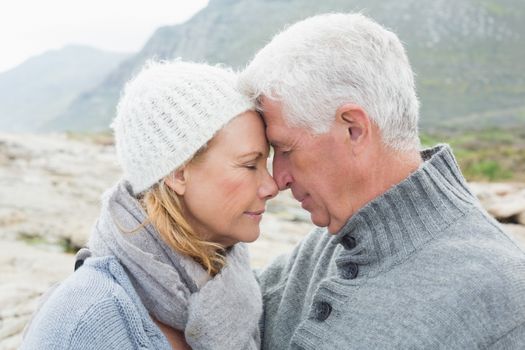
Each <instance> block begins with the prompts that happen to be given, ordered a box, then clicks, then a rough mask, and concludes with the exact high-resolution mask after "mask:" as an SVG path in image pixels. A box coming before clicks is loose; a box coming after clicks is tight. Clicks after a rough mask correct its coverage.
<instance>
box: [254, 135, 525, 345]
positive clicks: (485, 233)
mask: <svg viewBox="0 0 525 350" xmlns="http://www.w3.org/2000/svg"><path fill="white" fill-rule="evenodd" d="M422 156H423V159H424V160H425V161H424V163H423V165H422V166H421V167H420V168H419V169H418V170H417V171H415V172H414V173H412V174H411V175H410V176H409V177H408V178H407V179H405V180H404V181H402V182H401V183H399V184H398V185H396V186H394V187H392V188H391V189H389V190H388V191H387V192H385V193H384V194H383V195H381V196H379V197H377V198H375V199H374V200H372V201H371V202H369V203H368V204H367V205H366V206H365V207H363V208H361V209H360V210H359V211H358V212H356V213H355V214H354V215H353V216H352V217H351V218H350V219H349V220H348V222H347V223H346V225H345V226H344V227H343V228H342V229H341V230H340V232H338V233H337V234H336V235H330V234H329V233H328V232H327V231H326V229H320V228H319V229H316V230H314V231H313V232H311V234H310V235H308V236H307V237H306V238H305V239H304V240H303V241H302V242H301V243H300V244H299V245H298V246H297V247H296V248H295V249H294V251H293V252H292V253H291V255H287V256H282V257H280V258H278V259H277V260H275V261H274V262H273V263H272V264H271V265H270V266H269V267H268V268H267V269H266V270H264V271H263V272H262V273H261V274H260V275H259V276H258V278H259V282H260V285H261V288H262V293H263V305H264V312H263V319H262V321H261V325H262V327H261V329H262V338H263V339H262V341H263V343H262V348H263V349H271V350H279V349H316V350H321V349H327V350H328V349H329V350H335V349H525V254H524V252H523V250H522V249H520V248H519V247H518V246H517V245H516V243H515V242H514V241H513V240H512V239H511V238H509V237H508V236H507V235H506V234H505V233H504V232H503V231H502V229H501V228H500V226H499V225H498V224H497V222H495V221H494V220H493V219H492V218H491V217H490V216H489V215H488V214H487V213H486V212H485V211H484V210H483V209H482V208H481V206H480V204H479V202H478V201H477V199H476V198H475V196H473V195H472V193H471V192H470V190H469V189H468V187H467V184H466V182H465V180H464V178H463V176H462V175H461V172H460V170H459V168H458V166H457V163H456V161H455V159H454V156H453V154H452V152H451V150H450V148H449V147H448V146H444V145H440V146H437V147H436V148H434V149H430V150H426V151H423V152H422Z"/></svg>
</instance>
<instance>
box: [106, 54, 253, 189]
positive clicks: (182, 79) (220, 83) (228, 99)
mask: <svg viewBox="0 0 525 350" xmlns="http://www.w3.org/2000/svg"><path fill="white" fill-rule="evenodd" d="M236 79H237V76H236V74H234V73H233V72H232V71H229V70H226V69H223V68H220V67H214V66H209V65H206V64H198V63H189V62H182V61H172V62H161V63H159V62H150V63H148V64H146V65H145V67H144V68H143V70H142V71H141V72H140V73H139V74H138V75H137V76H136V77H135V78H134V79H132V80H131V81H130V82H128V83H127V84H126V86H125V88H124V92H123V95H122V97H121V99H120V101H119V104H118V107H117V115H116V117H115V119H114V120H113V122H112V124H111V127H112V128H113V131H114V136H115V144H116V149H117V156H118V159H119V162H120V165H121V167H122V169H123V172H124V178H125V179H126V180H128V181H129V182H130V183H131V185H132V188H133V191H134V193H135V194H138V193H140V192H142V191H144V190H146V189H148V188H149V187H150V186H152V185H153V184H154V183H155V182H157V181H159V180H160V179H162V178H163V177H165V176H166V175H168V174H169V173H170V172H171V171H173V170H175V169H176V168H178V167H180V166H181V165H183V164H184V163H185V162H187V161H188V160H190V159H191V158H192V157H193V155H194V154H195V153H196V152H197V151H198V150H199V149H201V148H202V147H204V146H205V145H206V144H207V142H208V141H209V140H210V139H212V138H213V136H214V135H215V133H217V131H219V130H220V129H221V128H222V127H223V126H224V125H226V124H227V123H228V122H229V121H230V120H231V119H233V118H234V117H236V116H237V115H239V114H241V113H243V112H245V111H247V110H250V109H254V106H253V103H252V102H250V100H249V99H248V98H247V97H245V96H243V95H242V94H240V93H239V92H238V90H237V88H236V84H237V81H236Z"/></svg>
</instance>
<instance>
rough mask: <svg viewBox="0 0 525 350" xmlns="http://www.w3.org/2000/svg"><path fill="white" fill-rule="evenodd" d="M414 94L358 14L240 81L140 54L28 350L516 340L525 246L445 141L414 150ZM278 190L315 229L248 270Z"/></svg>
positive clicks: (436, 345) (388, 39)
mask: <svg viewBox="0 0 525 350" xmlns="http://www.w3.org/2000/svg"><path fill="white" fill-rule="evenodd" d="M418 107H419V104H418V100H417V97H416V92H415V86H414V74H413V72H412V70H411V67H410V65H409V62H408V59H407V56H406V54H405V51H404V49H403V46H402V44H401V43H400V41H399V39H398V38H397V37H396V35H395V34H394V33H392V32H390V31H388V30H386V29H385V28H383V27H382V26H380V25H379V24H377V23H375V22H374V21H372V20H371V19H369V18H367V17H365V16H363V15H360V14H329V15H320V16H315V17H311V18H308V19H306V20H303V21H301V22H298V23H296V24H294V25H292V26H290V27H289V28H287V29H286V30H285V31H283V32H281V33H280V34H278V35H277V36H275V37H274V38H273V40H272V41H271V42H270V43H268V45H266V47H264V48H263V49H262V50H260V51H259V52H258V53H257V54H256V56H255V57H254V58H253V60H252V61H251V63H249V65H248V66H247V67H246V69H245V70H244V71H243V72H241V74H240V75H239V76H237V75H235V74H234V73H232V72H231V71H228V70H225V69H223V68H218V67H212V66H206V65H203V64H195V63H185V62H181V61H175V62H165V63H150V64H148V65H147V66H146V67H145V68H144V69H143V70H142V71H141V72H140V73H139V74H138V75H137V76H136V77H135V78H134V79H133V80H131V81H130V82H129V83H128V84H127V85H126V87H125V89H124V92H123V95H122V97H121V100H120V102H119V105H118V109H117V115H116V118H115V120H114V121H113V124H112V128H113V130H114V135H115V142H116V148H117V154H118V159H119V161H120V164H121V165H122V169H123V174H124V177H123V180H121V181H120V182H119V183H117V184H116V185H115V186H114V187H113V188H111V189H109V190H108V191H107V192H106V193H105V194H104V196H103V200H102V210H101V214H100V217H99V219H98V220H97V222H96V224H95V225H94V228H93V231H92V234H91V238H90V241H89V244H88V247H89V251H87V250H83V251H81V252H80V253H79V257H78V260H77V263H78V264H77V265H78V266H80V265H81V264H82V263H83V265H82V266H81V267H80V268H78V269H77V270H76V271H75V272H74V273H73V274H72V275H71V276H70V277H69V278H67V279H66V280H65V281H63V282H62V283H61V284H60V285H59V286H58V287H57V288H56V289H54V290H53V291H51V292H50V293H49V295H48V296H47V297H46V300H45V302H44V303H43V305H42V306H41V307H40V309H39V310H38V312H37V313H36V314H35V315H34V317H33V320H32V322H31V324H30V325H29V326H28V329H27V331H26V335H25V339H24V342H23V345H22V348H24V349H117V348H118V349H172V348H173V349H189V348H192V349H259V348H263V349H272V350H273V349H316V350H320V349H523V348H525V255H524V252H523V251H522V250H521V249H520V248H519V247H518V246H517V245H516V243H515V242H514V241H513V240H512V239H510V238H509V237H508V236H507V235H506V234H504V233H503V231H502V230H501V228H500V227H499V226H498V224H497V223H496V222H495V221H494V220H493V219H491V218H490V217H489V216H488V215H487V213H486V212H485V211H484V210H483V209H482V208H481V207H480V205H479V203H478V201H477V200H476V198H475V197H474V196H473V195H472V193H471V191H470V190H469V188H468V186H467V184H466V182H465V179H464V178H463V176H462V174H461V172H460V170H459V168H458V165H457V163H456V161H455V159H454V156H453V154H452V151H451V149H450V148H449V147H448V146H446V145H438V146H436V147H434V148H431V149H426V150H420V143H419V138H418V126H417V123H418V117H419V116H418ZM268 142H269V144H270V145H271V146H272V147H273V150H274V154H273V178H272V176H270V174H269V173H268V172H267V168H266V161H267V158H268V155H269V145H268ZM286 189H291V191H292V193H293V195H294V197H295V198H296V199H297V200H298V201H300V202H301V205H302V207H303V208H304V209H306V210H307V211H309V212H310V214H311V220H312V222H313V223H314V224H315V225H316V226H318V228H317V229H315V230H313V231H312V232H311V233H310V234H308V235H307V236H306V237H305V238H304V239H303V240H302V242H300V244H298V245H297V247H295V249H294V250H293V251H292V252H291V253H290V254H288V255H285V256H281V257H279V258H277V259H276V260H274V261H273V262H272V263H271V264H270V266H268V267H267V268H266V269H264V270H262V271H260V272H257V273H255V274H254V273H253V272H252V270H251V268H250V266H249V258H248V254H247V249H246V246H245V244H244V243H243V242H252V241H254V240H255V239H257V237H258V236H259V233H260V231H259V222H260V220H261V217H262V215H263V212H264V208H265V203H266V201H267V200H269V199H271V198H272V197H274V196H275V195H276V194H277V192H278V190H286ZM281 234H283V235H286V232H282V233H281ZM86 256H90V257H89V258H86Z"/></svg>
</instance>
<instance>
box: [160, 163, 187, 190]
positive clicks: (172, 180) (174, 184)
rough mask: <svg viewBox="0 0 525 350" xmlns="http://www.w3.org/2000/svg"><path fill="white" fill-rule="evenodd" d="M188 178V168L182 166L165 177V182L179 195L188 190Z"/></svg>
mask: <svg viewBox="0 0 525 350" xmlns="http://www.w3.org/2000/svg"><path fill="white" fill-rule="evenodd" d="M187 178H188V168H187V167H186V166H182V167H180V168H179V169H177V170H175V171H173V172H172V173H171V174H169V175H168V176H167V177H166V178H165V179H164V183H165V184H166V185H167V186H168V187H169V188H171V189H172V190H173V191H175V193H177V194H178V195H179V196H183V195H184V193H185V192H186V180H187Z"/></svg>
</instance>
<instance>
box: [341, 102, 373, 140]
mask: <svg viewBox="0 0 525 350" xmlns="http://www.w3.org/2000/svg"><path fill="white" fill-rule="evenodd" d="M336 123H337V124H339V125H340V126H342V127H343V128H344V130H345V132H346V133H347V137H348V140H349V142H350V143H351V144H352V145H353V147H352V148H356V147H357V149H359V148H362V147H364V146H366V144H367V143H368V141H370V138H371V136H372V123H371V121H370V118H369V116H368V113H366V111H365V110H364V109H363V107H361V106H359V105H356V104H352V103H348V104H345V105H342V106H341V107H339V108H338V109H337V111H336Z"/></svg>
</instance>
